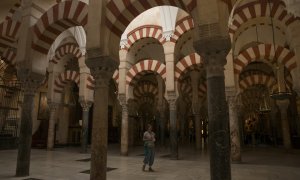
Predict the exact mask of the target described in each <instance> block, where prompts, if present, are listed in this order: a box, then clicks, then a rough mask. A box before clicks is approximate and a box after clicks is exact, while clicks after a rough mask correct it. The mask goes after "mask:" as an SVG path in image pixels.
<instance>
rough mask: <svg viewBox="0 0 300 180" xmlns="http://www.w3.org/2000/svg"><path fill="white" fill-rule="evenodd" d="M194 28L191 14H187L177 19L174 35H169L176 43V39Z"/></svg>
mask: <svg viewBox="0 0 300 180" xmlns="http://www.w3.org/2000/svg"><path fill="white" fill-rule="evenodd" d="M192 29H194V21H193V18H192V17H191V16H187V17H185V18H183V19H182V20H180V21H178V22H177V23H176V26H175V32H174V35H173V36H172V37H171V41H172V42H174V43H176V42H177V41H178V39H179V38H180V37H181V36H182V35H183V34H184V33H186V32H188V31H190V30H192Z"/></svg>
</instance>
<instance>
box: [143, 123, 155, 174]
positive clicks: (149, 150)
mask: <svg viewBox="0 0 300 180" xmlns="http://www.w3.org/2000/svg"><path fill="white" fill-rule="evenodd" d="M147 127H148V128H147V131H146V132H145V133H144V136H143V141H144V155H145V158H144V165H143V171H145V168H146V165H147V164H148V165H149V172H153V169H152V168H151V167H152V165H153V162H154V155H155V152H154V146H155V144H154V143H155V133H154V132H152V125H151V124H148V126H147Z"/></svg>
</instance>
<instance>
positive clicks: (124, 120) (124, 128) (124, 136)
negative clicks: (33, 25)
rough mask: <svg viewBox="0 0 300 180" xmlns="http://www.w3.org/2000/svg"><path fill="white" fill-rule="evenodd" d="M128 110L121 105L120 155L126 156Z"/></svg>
mask: <svg viewBox="0 0 300 180" xmlns="http://www.w3.org/2000/svg"><path fill="white" fill-rule="evenodd" d="M128 137H129V135H128V108H127V105H122V129H121V155H122V156H128V145H129V144H128Z"/></svg>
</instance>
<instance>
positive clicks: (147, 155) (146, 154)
mask: <svg viewBox="0 0 300 180" xmlns="http://www.w3.org/2000/svg"><path fill="white" fill-rule="evenodd" d="M146 164H149V150H148V147H147V146H144V165H146Z"/></svg>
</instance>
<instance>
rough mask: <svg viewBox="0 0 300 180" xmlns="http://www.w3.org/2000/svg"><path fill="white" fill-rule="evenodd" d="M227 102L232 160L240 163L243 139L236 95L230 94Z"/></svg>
mask: <svg viewBox="0 0 300 180" xmlns="http://www.w3.org/2000/svg"><path fill="white" fill-rule="evenodd" d="M227 103H228V108H229V125H230V140H231V141H230V142H231V161H232V162H236V163H239V162H241V160H242V157H241V140H240V130H239V119H238V112H237V111H238V109H237V108H238V107H237V105H236V99H235V96H228V97H227Z"/></svg>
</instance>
